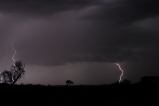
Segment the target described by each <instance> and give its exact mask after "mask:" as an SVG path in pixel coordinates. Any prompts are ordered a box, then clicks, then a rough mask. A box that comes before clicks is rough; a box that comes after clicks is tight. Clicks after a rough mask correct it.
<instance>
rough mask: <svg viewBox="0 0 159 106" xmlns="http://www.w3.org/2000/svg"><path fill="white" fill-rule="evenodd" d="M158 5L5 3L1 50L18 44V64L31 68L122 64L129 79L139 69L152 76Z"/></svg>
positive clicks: (123, 1)
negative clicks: (128, 68) (30, 66)
mask: <svg viewBox="0 0 159 106" xmlns="http://www.w3.org/2000/svg"><path fill="white" fill-rule="evenodd" d="M158 4H159V1H157V0H153V1H152V0H38V1H37V0H1V1H0V14H1V16H0V17H1V18H0V21H2V23H3V24H1V25H0V29H2V31H1V32H0V33H1V35H0V39H1V40H2V41H1V43H2V44H1V49H4V48H6V46H8V47H9V49H10V45H7V44H8V43H10V42H12V43H13V42H15V47H16V49H17V51H18V54H17V56H16V58H17V59H21V60H23V61H25V62H26V63H27V64H30V65H39V66H46V67H47V66H48V67H50V66H56V65H65V64H67V63H69V64H75V63H82V62H96V63H100V62H102V63H114V62H121V63H125V64H131V65H132V66H131V65H130V67H132V68H131V69H130V73H134V72H133V71H131V70H137V69H136V68H138V70H139V69H142V70H146V71H140V70H139V71H137V73H147V72H148V73H149V71H148V69H150V68H147V67H155V66H157V64H158V63H157V62H158V59H159V49H158V45H159V36H158V34H159V32H158V27H157V26H158V25H159V23H158V22H159V21H158V20H159V18H158V15H159V7H158ZM2 32H3V33H2ZM4 35H5V36H4ZM9 49H8V50H9ZM4 52H5V51H4ZM6 52H8V51H7V50H6ZM4 54H5V53H4ZM1 57H3V56H1ZM145 64H149V65H147V67H145ZM134 75H135V74H134ZM142 75H143V74H142ZM128 76H129V73H128ZM130 76H131V75H130ZM140 76H141V74H140ZM131 77H132V76H131ZM132 79H133V78H132Z"/></svg>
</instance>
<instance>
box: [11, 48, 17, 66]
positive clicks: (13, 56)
mask: <svg viewBox="0 0 159 106" xmlns="http://www.w3.org/2000/svg"><path fill="white" fill-rule="evenodd" d="M13 51H14V53H13V55H12V62H13V65H15V61H16V60H15V56H16V54H17V51H16V49H15V47H14V46H13Z"/></svg>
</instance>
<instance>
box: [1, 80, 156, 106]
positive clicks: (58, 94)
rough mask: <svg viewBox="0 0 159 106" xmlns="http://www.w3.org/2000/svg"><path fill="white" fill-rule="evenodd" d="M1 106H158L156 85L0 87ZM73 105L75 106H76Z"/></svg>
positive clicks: (151, 83)
mask: <svg viewBox="0 0 159 106" xmlns="http://www.w3.org/2000/svg"><path fill="white" fill-rule="evenodd" d="M0 91H1V92H0V102H1V103H4V104H41V105H49V104H58V105H61V104H62V105H64V104H65V105H74V106H76V105H82V106H83V104H87V106H88V105H91V106H92V105H97V106H98V105H102V106H103V105H104V106H105V105H107V106H111V105H116V106H117V105H122V106H130V105H131V106H136V105H138V106H141V105H152V104H155V103H157V104H159V84H158V83H156V82H155V83H153V82H139V83H136V84H128V83H122V84H118V83H115V84H111V85H99V86H84V85H83V86H82V85H81V86H40V85H6V84H1V85H0ZM75 104H76V105H75Z"/></svg>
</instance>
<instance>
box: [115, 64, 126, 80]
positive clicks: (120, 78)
mask: <svg viewBox="0 0 159 106" xmlns="http://www.w3.org/2000/svg"><path fill="white" fill-rule="evenodd" d="M115 65H116V66H117V67H118V68H119V70H120V71H121V74H120V77H119V83H120V82H121V81H122V80H123V75H124V70H123V69H122V67H121V65H120V64H119V63H115Z"/></svg>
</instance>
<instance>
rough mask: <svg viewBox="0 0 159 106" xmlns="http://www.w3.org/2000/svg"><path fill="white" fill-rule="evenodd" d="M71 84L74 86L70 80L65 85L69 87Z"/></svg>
mask: <svg viewBox="0 0 159 106" xmlns="http://www.w3.org/2000/svg"><path fill="white" fill-rule="evenodd" d="M73 84H74V82H73V81H71V80H67V81H66V85H67V86H71V85H73Z"/></svg>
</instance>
